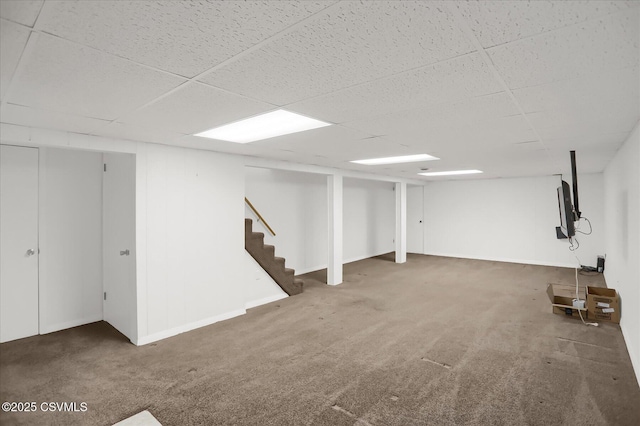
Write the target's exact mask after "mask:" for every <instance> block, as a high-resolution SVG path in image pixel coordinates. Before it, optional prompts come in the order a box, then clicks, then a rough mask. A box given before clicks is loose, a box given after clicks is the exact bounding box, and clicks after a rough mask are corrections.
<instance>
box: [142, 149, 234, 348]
mask: <svg viewBox="0 0 640 426" xmlns="http://www.w3.org/2000/svg"><path fill="white" fill-rule="evenodd" d="M139 155H140V156H141V158H140V160H139V161H140V162H141V163H144V166H143V169H144V170H145V171H146V175H145V176H140V175H139V178H140V179H141V180H144V181H141V182H138V183H139V187H140V190H139V191H138V193H137V196H144V197H145V199H146V200H145V203H144V204H145V205H146V208H145V210H146V221H145V222H144V223H138V227H139V226H145V227H146V231H145V234H146V248H147V250H146V260H145V261H146V266H145V269H146V283H144V286H145V293H146V297H145V298H144V301H143V303H146V309H145V310H146V322H147V324H146V327H144V329H146V330H144V331H145V332H146V336H145V335H141V336H140V342H141V343H146V342H148V341H153V340H157V339H159V338H164V337H167V336H170V335H174V334H177V333H179V332H182V331H187V330H190V329H193V328H196V327H199V326H202V325H207V324H210V323H213V322H216V321H218V320H220V319H224V318H229V317H232V316H236V315H238V314H241V313H244V301H245V300H244V289H243V287H244V283H243V278H244V273H243V269H244V266H245V258H244V227H243V221H242V214H243V210H242V209H243V195H244V171H243V164H242V161H241V159H240V158H230V157H228V156H224V155H219V154H216V153H213V152H206V151H197V150H191V149H183V148H174V147H168V146H160V145H148V146H146V147H145V149H144V152H143V153H142V152H141V153H140V154H139ZM141 329H143V328H142V327H141Z"/></svg>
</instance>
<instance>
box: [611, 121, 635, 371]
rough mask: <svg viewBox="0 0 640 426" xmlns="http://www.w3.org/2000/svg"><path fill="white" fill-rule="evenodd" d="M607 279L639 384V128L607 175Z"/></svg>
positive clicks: (631, 136)
mask: <svg viewBox="0 0 640 426" xmlns="http://www.w3.org/2000/svg"><path fill="white" fill-rule="evenodd" d="M604 194H605V198H604V203H603V204H604V220H605V225H606V231H607V232H606V236H605V249H606V253H607V259H606V262H605V271H604V274H605V277H606V279H607V286H609V287H611V288H615V289H616V290H617V291H618V292H619V293H620V302H621V307H620V310H621V314H622V318H621V320H620V327H621V328H622V333H623V334H624V339H625V342H626V344H627V349H628V350H629V356H630V357H631V362H632V363H633V368H634V369H635V372H636V377H637V379H638V383H640V126H639V125H636V127H635V129H634V130H633V132H632V133H631V135H630V136H629V138H628V139H627V141H626V142H625V143H624V145H623V146H622V148H620V150H619V151H618V153H617V154H616V156H615V158H614V159H613V160H612V161H611V162H610V163H609V164H608V165H607V167H606V169H605V171H604Z"/></svg>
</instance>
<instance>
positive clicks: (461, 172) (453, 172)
mask: <svg viewBox="0 0 640 426" xmlns="http://www.w3.org/2000/svg"><path fill="white" fill-rule="evenodd" d="M474 173H482V170H451V171H448V172H426V173H418V174H419V175H422V176H452V175H472V174H474Z"/></svg>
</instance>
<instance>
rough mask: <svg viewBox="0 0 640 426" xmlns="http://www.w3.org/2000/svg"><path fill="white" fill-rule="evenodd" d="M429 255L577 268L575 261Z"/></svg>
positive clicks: (450, 254)
mask: <svg viewBox="0 0 640 426" xmlns="http://www.w3.org/2000/svg"><path fill="white" fill-rule="evenodd" d="M425 255H427V256H441V257H457V258H459V259H471V260H488V261H493V262H505V263H520V264H525V265H539V266H555V267H558V268H571V269H575V267H576V264H575V263H562V262H541V261H539V260H526V259H508V258H501V257H484V256H468V255H464V254H452V253H425Z"/></svg>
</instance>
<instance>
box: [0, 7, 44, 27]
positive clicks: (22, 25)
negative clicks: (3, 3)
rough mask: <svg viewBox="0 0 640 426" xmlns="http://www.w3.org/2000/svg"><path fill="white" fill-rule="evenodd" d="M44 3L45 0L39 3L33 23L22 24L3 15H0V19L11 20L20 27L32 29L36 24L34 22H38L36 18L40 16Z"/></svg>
mask: <svg viewBox="0 0 640 426" xmlns="http://www.w3.org/2000/svg"><path fill="white" fill-rule="evenodd" d="M44 3H45V2H44V1H43V2H42V4H41V5H40V10H38V14H37V15H36V19H35V20H34V21H33V24H31V25H27V24H23V23H22V22H18V21H13V20H11V19H9V18H5V17H1V16H0V20H2V21H7V22H11V23H12V24H16V25H20V26H21V27H25V28H29V29H33V28H34V27H35V26H36V23H37V22H38V18H40V13H42V8H43V7H44Z"/></svg>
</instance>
